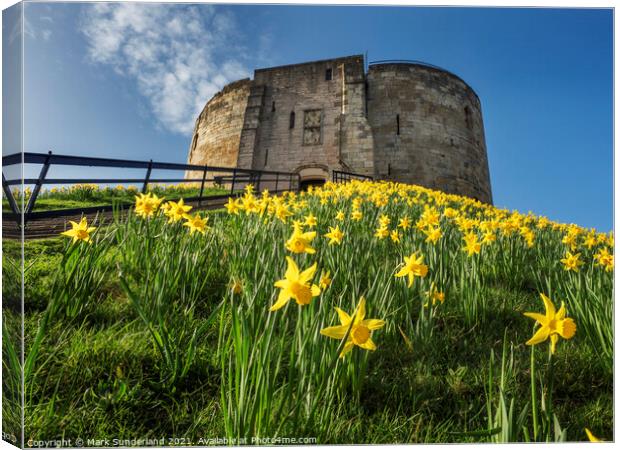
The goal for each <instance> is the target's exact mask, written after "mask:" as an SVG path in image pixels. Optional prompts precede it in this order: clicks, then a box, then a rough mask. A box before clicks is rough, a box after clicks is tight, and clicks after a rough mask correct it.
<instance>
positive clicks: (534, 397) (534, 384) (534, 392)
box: [530, 345, 538, 441]
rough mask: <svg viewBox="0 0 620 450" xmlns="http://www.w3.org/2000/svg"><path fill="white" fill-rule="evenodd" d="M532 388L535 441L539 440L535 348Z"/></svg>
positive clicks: (532, 353) (531, 367) (532, 352)
mask: <svg viewBox="0 0 620 450" xmlns="http://www.w3.org/2000/svg"><path fill="white" fill-rule="evenodd" d="M530 387H531V393H532V425H533V427H534V441H537V440H538V410H537V407H536V362H535V359H534V346H533V345H532V346H531V350H530Z"/></svg>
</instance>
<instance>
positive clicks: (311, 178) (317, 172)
mask: <svg viewBox="0 0 620 450" xmlns="http://www.w3.org/2000/svg"><path fill="white" fill-rule="evenodd" d="M297 172H298V173H299V177H300V185H299V189H300V190H302V191H307V190H308V187H309V186H323V185H324V184H325V182H326V181H327V176H328V174H329V172H328V170H327V166H322V165H321V166H319V165H314V166H311V167H308V166H305V167H299V168H298V169H297Z"/></svg>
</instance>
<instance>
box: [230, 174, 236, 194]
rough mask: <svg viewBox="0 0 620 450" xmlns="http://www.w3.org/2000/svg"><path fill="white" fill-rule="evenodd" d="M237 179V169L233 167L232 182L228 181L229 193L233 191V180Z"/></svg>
mask: <svg viewBox="0 0 620 450" xmlns="http://www.w3.org/2000/svg"><path fill="white" fill-rule="evenodd" d="M236 179H237V169H233V176H232V182H231V183H230V195H233V194H234V193H235V180H236Z"/></svg>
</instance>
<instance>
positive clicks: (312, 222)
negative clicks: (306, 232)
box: [304, 214, 316, 228]
mask: <svg viewBox="0 0 620 450" xmlns="http://www.w3.org/2000/svg"><path fill="white" fill-rule="evenodd" d="M304 225H306V226H308V227H310V228H312V227H315V226H316V217H315V216H314V215H312V214H308V215H307V216H306V218H305V221H304Z"/></svg>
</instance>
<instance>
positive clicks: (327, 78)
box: [325, 67, 332, 81]
mask: <svg viewBox="0 0 620 450" xmlns="http://www.w3.org/2000/svg"><path fill="white" fill-rule="evenodd" d="M331 79H332V69H331V67H330V68H329V69H327V70H326V71H325V81H330V80H331Z"/></svg>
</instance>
